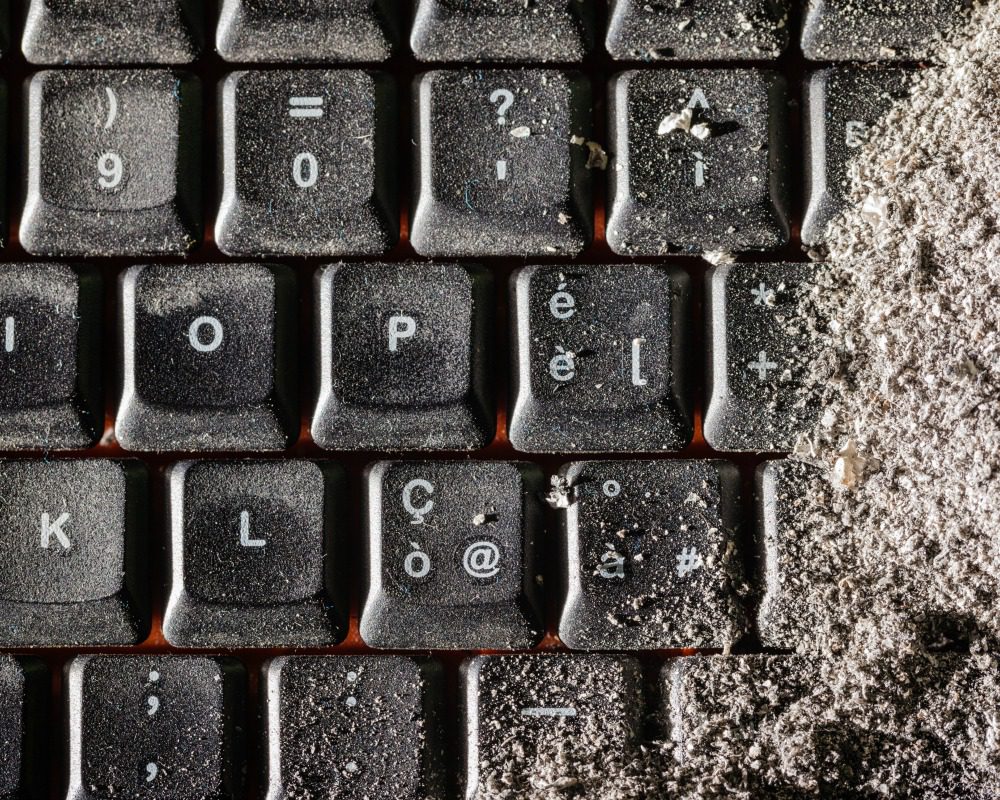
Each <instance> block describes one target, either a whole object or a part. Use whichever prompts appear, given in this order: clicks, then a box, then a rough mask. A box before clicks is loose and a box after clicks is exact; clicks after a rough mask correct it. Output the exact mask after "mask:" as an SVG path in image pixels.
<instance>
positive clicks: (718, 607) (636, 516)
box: [549, 461, 748, 650]
mask: <svg viewBox="0 0 1000 800" xmlns="http://www.w3.org/2000/svg"><path fill="white" fill-rule="evenodd" d="M553 485H554V489H553V493H552V494H551V495H550V498H549V500H550V503H551V504H552V505H553V506H555V507H556V508H558V509H560V510H561V511H560V513H561V520H562V527H563V535H564V537H565V545H564V546H565V557H566V561H567V567H568V571H569V582H568V593H567V598H566V604H565V606H564V608H563V612H562V619H561V621H560V623H559V636H560V638H561V639H562V640H563V642H565V643H566V645H568V646H569V647H571V648H573V649H576V650H658V649H663V648H671V647H729V646H730V645H732V644H734V643H736V642H737V641H738V640H739V638H740V637H741V636H742V634H743V632H744V630H745V628H746V615H745V612H744V609H743V603H744V598H745V596H746V595H747V594H748V592H747V587H746V585H745V583H744V580H743V574H742V572H743V570H742V563H741V560H740V554H739V550H738V548H739V541H738V539H739V534H738V527H739V518H740V517H739V495H740V477H739V473H738V471H737V469H736V467H735V466H733V465H732V464H728V463H726V462H722V461H591V462H586V461H581V462H576V463H574V464H570V465H568V466H567V467H564V468H563V470H562V471H561V472H560V479H559V480H556V481H555V482H554V484H553Z"/></svg>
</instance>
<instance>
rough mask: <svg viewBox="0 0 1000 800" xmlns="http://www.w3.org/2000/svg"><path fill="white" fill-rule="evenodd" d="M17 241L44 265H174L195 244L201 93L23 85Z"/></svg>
mask: <svg viewBox="0 0 1000 800" xmlns="http://www.w3.org/2000/svg"><path fill="white" fill-rule="evenodd" d="M27 95H28V116H27V137H26V138H27V142H28V144H27V162H28V175H27V198H26V200H25V206H24V213H23V214H22V216H21V229H20V238H21V243H22V244H23V245H24V248H25V250H27V251H28V252H29V253H33V254H35V255H47V256H53V255H54V256H60V255H61V256H113V255H120V256H137V255H167V254H173V255H182V254H184V253H186V252H187V251H188V250H190V249H191V248H192V247H194V245H195V244H197V242H198V241H199V240H200V239H201V231H202V214H201V185H202V179H201V174H200V169H201V142H200V137H201V114H202V110H201V84H200V83H199V81H198V79H197V78H195V77H192V76H190V75H188V74H185V73H179V72H172V71H168V70H153V69H149V70H113V71H112V70H58V71H45V72H39V73H38V74H36V75H35V76H34V77H32V78H31V81H30V82H29V84H28V90H27Z"/></svg>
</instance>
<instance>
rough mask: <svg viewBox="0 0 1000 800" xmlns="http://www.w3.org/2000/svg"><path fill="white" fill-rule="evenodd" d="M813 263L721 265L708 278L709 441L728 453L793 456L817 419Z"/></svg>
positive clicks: (818, 414)
mask: <svg viewBox="0 0 1000 800" xmlns="http://www.w3.org/2000/svg"><path fill="white" fill-rule="evenodd" d="M815 269H816V268H815V267H814V266H813V265H812V264H756V263H755V264H723V265H721V266H719V267H715V268H714V269H712V270H711V271H710V272H709V274H708V278H707V289H708V291H707V302H706V317H707V318H708V321H709V322H708V328H709V330H708V333H709V342H708V372H707V378H708V380H707V388H708V410H707V411H706V414H705V439H706V440H707V441H708V443H709V444H711V445H712V447H714V448H715V449H716V450H722V451H757V452H767V451H771V452H775V451H789V450H792V449H793V447H794V446H795V442H796V440H797V439H798V437H799V436H800V435H802V434H805V433H808V432H809V431H810V430H811V429H812V428H813V427H815V425H816V423H817V422H818V420H819V416H820V412H819V409H818V408H817V402H816V399H815V397H814V395H813V393H812V392H811V391H810V390H807V388H806V383H807V378H808V377H809V375H810V372H811V371H812V370H813V369H814V368H815V367H816V366H817V363H818V362H817V359H818V358H819V355H820V354H819V352H818V349H817V345H816V344H815V342H814V339H813V336H814V335H815V331H813V330H812V329H811V327H810V323H809V321H808V319H807V316H808V315H807V314H803V312H802V308H801V305H802V303H804V302H806V301H807V297H808V293H809V292H812V291H818V289H817V287H816V286H815V284H814V283H813V282H812V281H813V277H814V275H815Z"/></svg>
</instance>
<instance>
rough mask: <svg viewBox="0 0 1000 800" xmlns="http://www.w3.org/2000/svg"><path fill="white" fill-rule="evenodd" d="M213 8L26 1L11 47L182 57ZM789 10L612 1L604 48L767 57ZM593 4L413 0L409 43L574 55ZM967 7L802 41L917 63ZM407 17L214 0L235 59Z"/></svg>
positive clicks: (456, 52) (818, 15) (349, 49)
mask: <svg viewBox="0 0 1000 800" xmlns="http://www.w3.org/2000/svg"><path fill="white" fill-rule="evenodd" d="M6 5H7V2H6V0H4V2H3V6H4V7H6ZM210 5H212V4H210V3H205V2H204V0H155V2H146V3H143V4H142V5H141V6H138V5H136V4H135V3H134V2H133V0H74V2H72V3H65V2H54V0H30V5H29V8H28V13H27V21H26V24H25V28H24V35H23V38H22V42H21V49H22V51H23V53H24V55H25V57H26V58H27V59H28V61H29V62H31V63H33V64H53V65H58V64H184V63H188V62H191V61H193V60H194V59H195V58H196V57H197V56H198V54H199V53H200V52H201V51H202V49H203V48H204V44H205V42H204V40H205V28H206V27H207V24H208V23H209V20H208V19H207V17H208V16H209V14H207V13H206V8H207V7H208V6H210ZM792 5H793V3H792V0H735V2H734V1H733V0H699V2H694V3H689V2H685V3H681V2H679V0H678V2H671V3H648V2H644V1H643V0H612V2H611V3H610V9H609V16H608V20H607V28H606V32H607V35H606V37H605V41H604V46H605V49H606V50H607V53H608V54H609V55H610V56H611V57H612V58H615V59H624V60H642V61H653V60H662V59H683V60H688V61H713V60H768V59H775V58H777V57H778V56H779V55H781V53H782V52H783V51H784V50H785V49H786V48H787V46H788V44H789V41H790V39H791V30H790V28H791V25H790V24H789V14H790V12H791V10H792ZM597 6H598V3H596V2H593V0H582V1H579V0H578V1H577V2H566V0H530V2H517V3H497V2H496V0H462V2H456V0H417V2H416V9H415V17H414V18H413V22H412V28H411V29H410V35H409V47H410V48H411V49H412V52H413V54H414V55H415V56H416V58H417V59H419V60H421V61H471V62H480V61H496V62H529V63H530V62H535V63H539V62H566V63H573V62H580V61H582V60H583V59H584V57H585V56H587V55H588V54H591V53H593V52H594V50H595V39H596V37H597V35H598V32H599V31H598V26H599V20H598V12H597ZM967 8H968V3H967V2H964V0H936V2H934V3H933V4H931V5H929V6H928V5H925V3H924V0H881V1H880V2H879V4H878V5H877V7H875V6H872V5H870V4H868V3H859V2H856V0H809V2H808V8H807V11H806V16H805V22H804V25H803V30H802V38H801V47H802V51H803V52H804V53H805V55H806V57H807V58H811V59H816V60H821V61H827V60H859V61H906V60H919V59H921V58H925V57H927V56H928V55H929V54H930V53H931V52H932V51H933V43H934V42H935V40H936V37H937V35H938V34H939V33H940V32H942V31H946V30H949V29H951V28H953V27H955V26H956V25H957V24H959V23H960V22H961V21H962V20H963V19H965V12H966V11H967ZM410 21H411V10H410V4H409V3H408V2H399V0H366V2H359V0H325V2H309V1H308V0H223V2H222V7H221V10H220V13H219V17H218V25H217V28H216V31H215V49H216V50H217V52H218V53H219V55H220V56H222V58H224V59H226V60H228V61H235V62H306V63H316V62H344V61H348V62H350V61H355V62H357V61H361V62H378V61H385V60H387V59H388V58H390V57H391V56H392V55H393V54H394V53H398V52H399V51H400V49H401V39H402V38H403V34H404V29H405V28H406V26H407V25H408V24H409V23H410ZM602 32H603V31H602Z"/></svg>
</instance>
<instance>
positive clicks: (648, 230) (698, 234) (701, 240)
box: [607, 69, 789, 256]
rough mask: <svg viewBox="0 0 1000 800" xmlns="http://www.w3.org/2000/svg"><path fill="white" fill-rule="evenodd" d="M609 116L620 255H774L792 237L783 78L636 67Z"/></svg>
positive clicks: (613, 229) (615, 95)
mask: <svg viewBox="0 0 1000 800" xmlns="http://www.w3.org/2000/svg"><path fill="white" fill-rule="evenodd" d="M609 114H610V119H609V124H608V127H609V131H610V133H609V137H610V150H611V164H610V166H609V168H608V176H609V186H608V192H609V196H608V200H609V207H610V211H609V218H608V225H607V239H608V244H609V246H610V247H611V249H612V250H613V251H614V252H616V253H618V254H619V255H624V256H633V255H634V256H659V255H664V254H665V253H670V252H675V251H683V252H691V253H697V252H706V253H707V252H718V251H723V252H729V251H731V252H740V251H747V250H773V249H775V248H778V247H780V246H781V245H783V244H785V243H786V242H787V241H788V237H789V227H788V220H787V194H788V186H787V169H788V163H787V162H788V152H787V140H786V132H785V123H786V114H787V92H786V85H785V79H784V78H783V77H782V76H781V75H779V74H778V73H776V72H772V71H770V70H754V69H716V70H706V69H700V70H682V69H657V70H641V71H640V70H632V71H630V72H624V73H621V74H620V75H618V76H617V77H616V78H615V79H614V80H613V83H612V85H611V88H610V91H609Z"/></svg>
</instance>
